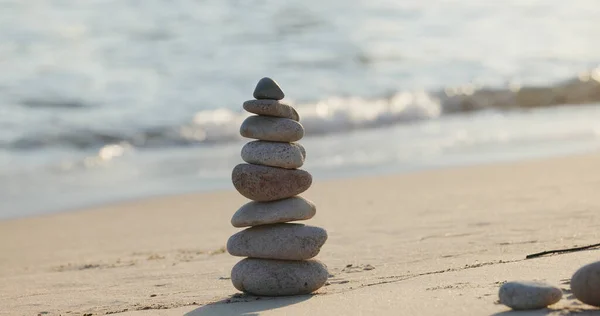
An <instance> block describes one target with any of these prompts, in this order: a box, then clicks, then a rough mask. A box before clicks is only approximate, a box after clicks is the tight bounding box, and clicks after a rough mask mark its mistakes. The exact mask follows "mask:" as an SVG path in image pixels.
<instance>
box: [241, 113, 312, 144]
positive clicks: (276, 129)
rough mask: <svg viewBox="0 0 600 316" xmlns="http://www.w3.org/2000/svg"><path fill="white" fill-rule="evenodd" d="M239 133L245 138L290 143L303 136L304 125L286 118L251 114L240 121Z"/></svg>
mask: <svg viewBox="0 0 600 316" xmlns="http://www.w3.org/2000/svg"><path fill="white" fill-rule="evenodd" d="M240 135H242V136H243V137H246V138H254V139H259V140H267V141H272V142H286V143H291V142H295V141H298V140H300V139H302V137H304V127H302V124H300V123H298V122H296V121H294V120H290V119H287V118H281V117H272V116H262V115H252V116H249V117H247V118H246V119H245V120H244V122H242V125H241V126H240Z"/></svg>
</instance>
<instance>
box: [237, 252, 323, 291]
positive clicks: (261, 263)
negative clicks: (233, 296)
mask: <svg viewBox="0 0 600 316" xmlns="http://www.w3.org/2000/svg"><path fill="white" fill-rule="evenodd" d="M328 276H329V272H328V271H327V266H325V265H324V264H323V263H321V262H320V261H318V260H306V261H286V260H269V259H254V258H246V259H244V260H242V261H240V262H238V263H237V264H236V265H235V266H234V267H233V269H231V282H232V283H233V286H235V288H236V289H238V290H240V291H242V292H245V293H248V294H252V295H257V296H286V295H302V294H309V293H312V292H314V291H316V290H318V289H319V288H321V287H322V286H323V285H325V282H327V277H328Z"/></svg>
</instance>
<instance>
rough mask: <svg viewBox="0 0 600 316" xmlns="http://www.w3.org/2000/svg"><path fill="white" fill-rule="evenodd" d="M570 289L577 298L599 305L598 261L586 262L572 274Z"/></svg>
mask: <svg viewBox="0 0 600 316" xmlns="http://www.w3.org/2000/svg"><path fill="white" fill-rule="evenodd" d="M571 291H573V295H575V297H576V298H577V299H578V300H580V301H582V302H584V303H586V304H588V305H592V306H598V307H600V261H598V262H594V263H590V264H587V265H585V266H583V267H581V268H579V269H578V270H577V271H576V272H575V274H573V277H571Z"/></svg>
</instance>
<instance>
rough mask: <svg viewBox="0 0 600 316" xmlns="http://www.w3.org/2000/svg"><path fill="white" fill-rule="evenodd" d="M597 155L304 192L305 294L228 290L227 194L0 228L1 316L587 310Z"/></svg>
mask: <svg viewBox="0 0 600 316" xmlns="http://www.w3.org/2000/svg"><path fill="white" fill-rule="evenodd" d="M598 192H600V155H585V156H576V157H566V158H554V159H545V160H536V161H528V162H520V163H510V164H498V165H490V166H475V167H467V168H456V169H447V170H437V171H428V172H420V173H415V174H408V175H394V176H383V177H370V178H360V179H358V178H357V179H351V180H336V181H323V182H317V183H315V184H314V185H313V187H312V188H311V189H309V191H307V192H306V193H305V194H303V196H305V197H307V198H308V199H311V200H312V201H313V202H315V203H316V205H317V215H316V217H315V218H313V219H312V220H310V221H308V222H307V223H310V224H312V225H318V226H322V227H325V228H326V229H327V230H328V232H329V236H330V237H329V240H328V241H327V243H326V244H325V246H324V247H323V249H322V251H321V253H320V254H319V256H318V257H317V258H318V259H320V260H322V261H324V262H325V263H326V264H327V265H328V266H329V269H330V273H331V274H332V275H333V276H332V277H331V278H330V285H328V286H326V287H323V288H322V289H321V290H319V291H318V293H316V295H312V296H300V297H288V298H277V299H272V298H255V297H248V296H243V295H239V294H238V295H236V293H237V291H236V290H235V289H234V288H233V286H232V285H231V282H230V280H229V279H228V277H229V271H230V269H231V267H232V266H233V265H234V264H235V263H236V262H237V261H238V260H240V259H241V258H235V257H232V256H230V255H228V254H227V253H224V248H223V247H224V245H225V242H226V240H227V238H228V237H229V236H230V235H231V234H233V233H234V232H236V231H238V230H239V229H235V228H233V227H232V226H231V225H230V224H229V221H230V219H231V216H232V215H233V213H234V212H235V211H236V210H237V209H238V208H239V207H240V206H241V205H242V204H243V203H245V202H246V201H247V200H245V199H244V198H243V197H241V196H240V195H239V194H237V192H235V191H234V190H231V191H228V192H216V193H209V194H197V195H187V196H176V197H164V198H154V199H148V200H143V201H138V202H130V203H121V204H118V205H112V206H103V207H98V208H94V209H90V210H86V211H79V212H69V213H62V214H55V215H48V216H40V217H34V218H26V219H17V220H9V221H2V222H0V284H1V285H0V314H1V315H38V314H42V315H44V314H47V315H59V314H60V315H83V314H88V315H90V314H92V315H103V314H110V313H120V312H122V314H121V315H188V316H200V315H257V314H261V315H263V314H265V315H286V314H287V315H311V316H314V315H510V314H518V313H512V312H507V311H508V310H509V309H508V308H506V307H504V306H502V305H498V304H497V303H496V301H497V292H498V287H499V285H500V284H501V283H502V282H504V281H507V280H518V279H525V280H544V281H548V282H550V283H553V284H555V285H558V286H559V287H561V288H563V289H564V290H565V296H564V298H563V300H562V301H561V302H559V303H558V304H556V305H555V306H552V307H551V308H552V309H550V310H542V311H540V312H537V313H534V314H533V315H546V314H561V315H562V314H567V313H570V312H580V313H582V314H596V312H595V311H596V309H593V308H592V307H589V306H585V305H583V304H581V303H578V302H577V301H576V300H574V299H573V298H572V296H571V295H570V294H569V293H568V289H569V285H568V281H569V278H570V277H571V275H572V274H573V273H574V272H575V270H576V269H577V268H579V267H580V266H582V265H584V264H586V263H589V262H592V261H595V260H599V259H600V250H589V251H582V252H575V253H570V254H562V255H555V256H548V257H542V258H537V259H529V260H525V259H524V258H525V255H527V254H530V253H534V252H539V251H543V250H548V249H555V248H564V247H573V246H576V245H586V244H594V243H598V242H600V229H599V227H600V194H599V193H598Z"/></svg>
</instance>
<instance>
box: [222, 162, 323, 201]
mask: <svg viewBox="0 0 600 316" xmlns="http://www.w3.org/2000/svg"><path fill="white" fill-rule="evenodd" d="M231 180H232V182H233V186H234V187H235V188H236V190H237V191H238V192H239V193H240V194H241V195H243V196H245V197H246V198H248V199H250V200H253V201H259V202H268V201H275V200H281V199H285V198H289V197H292V196H296V195H298V194H300V193H302V192H304V191H306V190H308V188H309V187H310V185H311V184H312V176H311V175H310V173H308V172H307V171H304V170H302V169H283V168H276V167H268V166H260V165H251V164H239V165H237V166H235V168H233V171H232V173H231Z"/></svg>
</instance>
